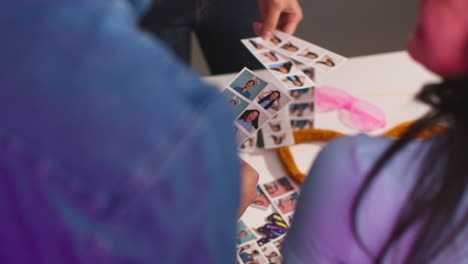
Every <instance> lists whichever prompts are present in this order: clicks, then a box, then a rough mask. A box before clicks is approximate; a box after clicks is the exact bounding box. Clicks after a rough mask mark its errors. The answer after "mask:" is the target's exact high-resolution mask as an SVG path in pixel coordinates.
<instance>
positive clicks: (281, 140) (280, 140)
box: [241, 33, 325, 149]
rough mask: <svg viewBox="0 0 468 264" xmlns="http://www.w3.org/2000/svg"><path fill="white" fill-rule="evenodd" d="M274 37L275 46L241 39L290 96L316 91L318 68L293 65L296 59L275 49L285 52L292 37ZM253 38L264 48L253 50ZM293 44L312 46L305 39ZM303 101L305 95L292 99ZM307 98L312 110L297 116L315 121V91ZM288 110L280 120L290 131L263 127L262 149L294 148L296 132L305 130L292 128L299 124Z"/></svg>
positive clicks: (260, 41)
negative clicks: (267, 48) (286, 45)
mask: <svg viewBox="0 0 468 264" xmlns="http://www.w3.org/2000/svg"><path fill="white" fill-rule="evenodd" d="M280 34H281V33H280ZM275 37H276V38H275ZM275 37H274V38H272V39H277V41H276V42H275V43H273V42H272V41H271V40H270V41H265V40H263V39H262V38H259V37H257V38H251V39H243V40H241V42H242V43H243V44H244V45H245V46H246V47H247V49H249V51H250V52H251V53H252V54H253V55H254V56H255V57H256V58H257V59H258V60H259V61H260V62H261V63H262V64H263V65H264V66H265V67H266V68H267V69H268V71H269V72H270V73H271V74H272V75H273V76H274V77H275V78H276V79H277V80H278V82H280V83H281V84H283V85H284V86H285V87H286V88H287V89H289V90H290V95H293V94H300V93H301V91H303V90H307V91H313V89H314V87H315V80H314V79H315V78H314V77H315V68H314V67H311V66H309V65H304V64H301V65H296V63H295V62H293V60H294V61H296V62H297V60H296V59H293V58H291V57H289V58H288V57H285V56H282V55H281V54H283V55H284V52H283V53H281V52H278V51H277V50H276V48H278V47H279V48H280V49H282V48H281V47H282V46H284V45H285V44H287V43H289V42H288V40H289V39H290V37H291V36H288V35H285V34H283V35H281V36H279V35H278V34H276V35H275ZM253 39H254V40H255V41H254V42H255V43H261V47H262V49H261V50H258V49H255V48H252V45H251V44H250V43H252V41H253ZM294 42H295V43H299V44H300V45H299V44H298V47H309V46H308V45H309V44H308V43H307V42H304V41H302V40H294ZM265 47H269V48H270V50H265ZM298 50H299V48H298ZM322 50H323V49H322ZM294 53H295V52H292V53H291V54H294ZM291 54H290V55H291ZM324 54H325V52H324ZM298 56H299V55H298ZM303 61H304V60H303ZM299 63H300V62H299ZM304 99H305V98H304V96H303V98H294V96H293V101H292V103H296V101H297V103H302V104H304V103H306V102H304ZM307 99H309V103H310V104H311V106H310V108H306V109H305V110H306V111H304V110H298V111H295V113H297V114H299V116H302V115H304V113H305V115H306V116H307V118H308V119H311V120H313V119H314V111H313V108H314V107H315V105H313V102H312V101H313V92H312V95H311V97H310V98H307ZM289 111H290V110H288V111H281V112H285V113H286V114H285V117H283V118H280V120H282V121H285V122H287V123H288V124H289V125H288V126H287V128H286V127H283V131H272V130H269V129H268V127H269V126H270V125H271V124H266V125H264V126H263V127H262V128H263V129H262V130H260V131H259V132H258V133H259V134H260V135H259V137H260V138H261V139H262V142H261V143H262V144H261V145H262V147H263V148H265V149H274V148H279V147H284V146H289V145H293V144H294V143H295V142H294V135H293V130H299V129H302V128H298V126H295V127H292V124H296V123H297V122H296V121H294V122H293V121H292V119H291V118H290V117H289ZM294 118H295V117H294ZM302 123H303V122H300V123H299V125H300V124H302ZM308 124H313V123H308ZM309 128H310V127H309ZM304 129H306V127H304ZM275 132H276V133H275ZM278 132H281V133H278Z"/></svg>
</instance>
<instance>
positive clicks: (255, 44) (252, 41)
mask: <svg viewBox="0 0 468 264" xmlns="http://www.w3.org/2000/svg"><path fill="white" fill-rule="evenodd" d="M249 42H250V45H252V47H253V48H254V49H256V50H261V49H265V45H263V43H262V40H261V39H260V38H256V39H250V40H249Z"/></svg>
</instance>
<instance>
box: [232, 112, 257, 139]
mask: <svg viewBox="0 0 468 264" xmlns="http://www.w3.org/2000/svg"><path fill="white" fill-rule="evenodd" d="M259 118H260V111H258V110H257V109H249V110H245V111H244V113H242V114H241V115H240V116H239V118H238V119H237V123H238V124H239V125H241V126H242V127H243V128H244V129H245V130H246V131H247V132H249V133H250V132H252V131H255V130H257V129H258V120H259Z"/></svg>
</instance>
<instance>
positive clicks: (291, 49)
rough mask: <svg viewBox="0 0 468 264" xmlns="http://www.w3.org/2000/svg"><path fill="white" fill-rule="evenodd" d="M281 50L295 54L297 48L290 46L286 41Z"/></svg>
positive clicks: (289, 42)
mask: <svg viewBox="0 0 468 264" xmlns="http://www.w3.org/2000/svg"><path fill="white" fill-rule="evenodd" d="M281 48H282V49H284V50H287V51H291V52H296V51H298V50H299V48H298V47H297V46H296V45H294V44H292V43H291V41H288V42H287V43H286V44H284V45H282V46H281Z"/></svg>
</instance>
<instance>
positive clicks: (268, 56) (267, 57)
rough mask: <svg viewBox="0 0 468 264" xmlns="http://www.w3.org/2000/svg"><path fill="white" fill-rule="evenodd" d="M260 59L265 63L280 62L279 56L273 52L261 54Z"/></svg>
mask: <svg viewBox="0 0 468 264" xmlns="http://www.w3.org/2000/svg"><path fill="white" fill-rule="evenodd" d="M258 59H259V60H260V61H262V62H265V63H269V62H277V61H278V60H279V59H278V55H277V54H276V53H275V52H274V51H272V50H270V51H267V52H263V53H261V56H260V57H259V58H258Z"/></svg>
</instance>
